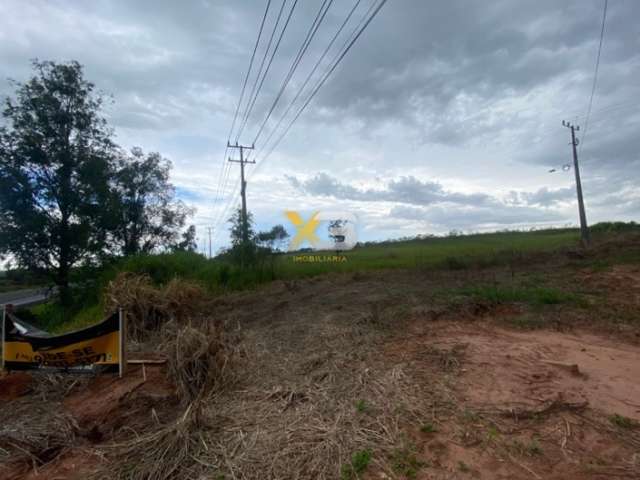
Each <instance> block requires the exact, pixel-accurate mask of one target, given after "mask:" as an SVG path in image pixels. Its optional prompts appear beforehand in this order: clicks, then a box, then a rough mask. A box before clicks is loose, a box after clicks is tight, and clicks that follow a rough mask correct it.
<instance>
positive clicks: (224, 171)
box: [213, 0, 271, 205]
mask: <svg viewBox="0 0 640 480" xmlns="http://www.w3.org/2000/svg"><path fill="white" fill-rule="evenodd" d="M270 6H271V0H267V4H266V7H265V10H264V14H263V16H262V21H261V22H260V28H259V30H258V36H257V38H256V42H255V45H254V46H253V52H252V53H251V59H250V60H249V67H248V68H247V73H246V74H245V76H244V81H243V84H242V91H241V92H240V98H239V100H238V104H237V106H236V110H235V113H234V115H233V121H232V122H231V128H230V129H229V135H228V136H227V145H226V147H225V150H224V155H223V157H222V168H221V169H220V175H219V177H218V185H217V187H216V193H215V197H214V202H213V203H214V205H216V204H217V203H218V200H219V199H220V196H221V195H222V194H223V193H224V190H225V189H226V185H227V181H228V177H229V170H230V165H229V164H228V162H226V157H227V152H228V151H229V140H230V139H231V135H232V134H233V129H234V128H235V125H236V120H237V118H238V113H239V111H240V106H241V105H242V100H243V99H244V94H245V91H246V88H247V82H248V80H249V76H250V75H251V70H252V68H253V62H254V59H255V56H256V52H257V50H258V46H259V44H260V38H261V37H262V32H263V30H264V25H265V22H266V19H267V15H268V13H269V8H270Z"/></svg>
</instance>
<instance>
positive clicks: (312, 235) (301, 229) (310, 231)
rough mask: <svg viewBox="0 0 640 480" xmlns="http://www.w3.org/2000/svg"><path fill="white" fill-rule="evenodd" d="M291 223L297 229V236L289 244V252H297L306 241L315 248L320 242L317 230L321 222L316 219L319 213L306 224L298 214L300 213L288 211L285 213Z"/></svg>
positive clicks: (312, 216)
mask: <svg viewBox="0 0 640 480" xmlns="http://www.w3.org/2000/svg"><path fill="white" fill-rule="evenodd" d="M284 213H285V215H286V216H287V218H288V219H289V221H291V223H293V224H294V225H295V227H296V230H297V231H296V235H295V237H293V239H292V240H291V243H289V251H292V250H297V249H298V248H299V247H300V245H301V244H302V242H304V241H305V240H306V241H307V242H309V243H310V244H311V246H312V247H313V246H314V245H315V244H316V243H319V242H320V239H319V238H318V236H317V235H316V228H318V225H319V224H320V220H318V219H317V218H316V217H317V216H318V212H315V213H314V214H313V215H311V218H309V220H307V221H306V222H305V221H304V220H302V217H301V216H300V215H299V214H298V212H292V211H287V212H284Z"/></svg>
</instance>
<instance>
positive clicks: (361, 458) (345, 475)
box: [340, 450, 372, 480]
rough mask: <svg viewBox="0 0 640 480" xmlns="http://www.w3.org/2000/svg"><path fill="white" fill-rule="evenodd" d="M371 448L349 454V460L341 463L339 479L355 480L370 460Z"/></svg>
mask: <svg viewBox="0 0 640 480" xmlns="http://www.w3.org/2000/svg"><path fill="white" fill-rule="evenodd" d="M371 457H372V453H371V450H360V451H358V452H355V453H354V454H353V455H352V456H351V462H350V463H346V464H344V465H342V469H341V470H340V479H341V480H355V479H357V478H358V476H359V475H360V474H361V473H362V472H364V471H365V470H366V469H367V467H368V466H369V463H370V462H371Z"/></svg>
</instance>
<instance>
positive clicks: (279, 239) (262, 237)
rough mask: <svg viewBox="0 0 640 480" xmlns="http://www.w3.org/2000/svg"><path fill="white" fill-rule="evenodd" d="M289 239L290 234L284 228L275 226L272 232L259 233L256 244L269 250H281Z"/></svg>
mask: <svg viewBox="0 0 640 480" xmlns="http://www.w3.org/2000/svg"><path fill="white" fill-rule="evenodd" d="M287 238H289V234H288V233H287V230H286V229H285V228H284V226H282V225H274V226H273V227H272V228H271V230H267V231H264V232H258V234H257V235H256V242H257V243H258V244H259V245H261V246H263V247H265V248H268V249H269V250H274V249H276V250H279V249H281V248H282V247H283V244H284V241H285V240H286V239H287Z"/></svg>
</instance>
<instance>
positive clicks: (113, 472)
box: [94, 402, 206, 480]
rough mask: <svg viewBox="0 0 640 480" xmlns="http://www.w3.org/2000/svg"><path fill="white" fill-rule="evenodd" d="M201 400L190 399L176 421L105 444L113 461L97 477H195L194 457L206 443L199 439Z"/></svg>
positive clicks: (149, 479) (144, 479)
mask: <svg viewBox="0 0 640 480" xmlns="http://www.w3.org/2000/svg"><path fill="white" fill-rule="evenodd" d="M201 415H202V404H201V403H200V402H195V403H191V404H189V405H188V406H187V408H186V410H185V412H184V413H183V414H182V415H180V416H179V417H178V419H177V420H176V421H175V422H172V423H170V424H169V425H162V426H158V428H157V429H155V430H153V431H151V432H148V433H145V434H143V435H140V436H136V437H135V438H133V439H131V440H129V441H126V442H121V443H114V444H111V445H109V446H107V447H105V450H107V452H108V453H110V454H111V456H112V458H113V461H112V462H111V464H110V465H109V466H108V468H106V469H103V470H100V471H99V472H96V473H95V475H94V478H97V479H127V480H152V479H153V480H155V479H158V480H163V479H170V478H194V465H195V464H196V462H195V460H194V459H196V458H197V457H199V456H200V452H201V451H202V450H203V448H205V447H206V444H205V443H204V441H203V439H202V435H203V433H202V431H201V429H202V427H203V422H202V419H201Z"/></svg>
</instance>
